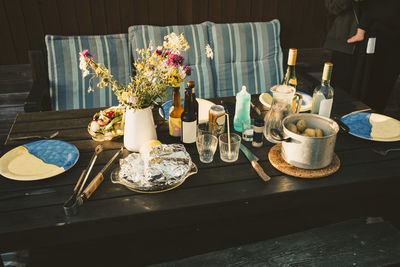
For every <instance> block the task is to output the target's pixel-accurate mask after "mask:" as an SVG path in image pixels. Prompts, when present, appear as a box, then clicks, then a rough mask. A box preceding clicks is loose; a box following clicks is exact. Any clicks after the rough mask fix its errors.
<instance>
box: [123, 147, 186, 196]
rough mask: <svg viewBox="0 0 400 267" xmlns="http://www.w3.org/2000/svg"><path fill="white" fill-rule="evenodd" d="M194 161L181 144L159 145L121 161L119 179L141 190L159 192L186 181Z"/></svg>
mask: <svg viewBox="0 0 400 267" xmlns="http://www.w3.org/2000/svg"><path fill="white" fill-rule="evenodd" d="M191 164H192V160H191V158H190V155H189V153H187V151H186V149H185V147H184V146H183V145H181V144H170V145H159V146H155V147H152V148H151V149H150V150H149V151H148V152H147V153H145V154H136V153H132V154H130V155H129V156H127V157H126V158H124V159H121V160H120V171H119V177H120V179H121V180H125V181H127V182H129V183H131V184H132V187H134V188H137V189H141V190H158V189H162V188H165V187H168V186H173V185H175V184H177V183H178V182H179V181H181V180H182V179H185V177H186V174H187V173H188V172H189V170H190V168H191Z"/></svg>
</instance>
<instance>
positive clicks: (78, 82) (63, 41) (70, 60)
mask: <svg viewBox="0 0 400 267" xmlns="http://www.w3.org/2000/svg"><path fill="white" fill-rule="evenodd" d="M45 41H46V47H47V60H48V71H49V81H50V95H51V101H52V108H53V110H65V109H79V108H90V107H104V106H111V105H117V104H118V100H117V98H116V97H115V96H114V94H113V92H112V91H111V89H110V88H109V87H104V88H98V87H97V86H96V85H97V83H98V81H99V80H98V78H95V79H94V80H93V83H92V85H93V89H94V92H88V87H89V80H90V76H87V77H86V78H83V77H82V71H81V70H80V69H79V52H80V51H82V50H85V49H88V50H89V52H90V53H91V54H92V55H93V56H94V60H95V61H96V62H98V63H102V64H103V65H104V66H105V67H107V68H108V69H109V70H110V72H111V74H112V75H114V77H115V78H116V79H117V80H118V81H120V82H121V83H123V84H128V83H129V76H130V74H131V65H130V56H129V55H130V51H129V48H128V34H113V35H96V36H55V35H46V37H45Z"/></svg>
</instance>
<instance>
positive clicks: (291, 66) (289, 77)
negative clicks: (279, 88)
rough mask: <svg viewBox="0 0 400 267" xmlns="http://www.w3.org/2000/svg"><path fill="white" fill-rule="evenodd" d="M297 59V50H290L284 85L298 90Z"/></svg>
mask: <svg viewBox="0 0 400 267" xmlns="http://www.w3.org/2000/svg"><path fill="white" fill-rule="evenodd" d="M296 59H297V49H296V48H290V49H289V55H288V62H287V65H288V67H287V70H286V74H285V77H284V78H283V81H282V84H285V85H290V86H293V87H294V88H297V77H296V68H295V66H296Z"/></svg>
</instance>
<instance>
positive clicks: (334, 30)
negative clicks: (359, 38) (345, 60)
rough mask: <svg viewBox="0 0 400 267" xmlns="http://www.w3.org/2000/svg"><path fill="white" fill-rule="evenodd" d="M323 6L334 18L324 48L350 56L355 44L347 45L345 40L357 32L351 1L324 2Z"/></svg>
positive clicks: (326, 0)
mask: <svg viewBox="0 0 400 267" xmlns="http://www.w3.org/2000/svg"><path fill="white" fill-rule="evenodd" d="M325 6H326V8H327V9H328V11H329V13H331V14H333V15H335V16H336V17H335V20H334V21H333V24H332V27H331V29H330V30H329V32H328V34H327V36H326V40H325V43H324V48H326V49H329V50H332V51H338V52H341V53H345V54H349V55H352V54H353V53H354V50H355V47H356V44H348V43H347V39H349V38H350V37H352V36H353V35H354V34H356V31H357V20H356V18H355V14H354V10H353V0H325Z"/></svg>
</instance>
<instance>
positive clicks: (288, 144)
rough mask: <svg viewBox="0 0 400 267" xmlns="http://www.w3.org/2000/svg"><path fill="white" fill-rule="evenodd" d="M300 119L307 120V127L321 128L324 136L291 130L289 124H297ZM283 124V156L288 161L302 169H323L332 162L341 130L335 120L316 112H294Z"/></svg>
mask: <svg viewBox="0 0 400 267" xmlns="http://www.w3.org/2000/svg"><path fill="white" fill-rule="evenodd" d="M300 119H303V120H304V121H305V122H306V124H307V128H313V129H315V128H319V129H321V130H322V132H323V133H324V136H323V137H309V136H304V135H300V134H296V133H294V132H292V131H289V129H288V128H287V125H288V124H289V123H294V124H296V123H297V121H298V120H300ZM282 124H283V132H284V138H283V139H282V157H283V159H284V160H285V161H286V162H287V163H289V164H291V165H293V166H295V167H298V168H302V169H321V168H324V167H326V166H328V165H329V164H330V163H331V162H332V159H333V152H334V149H335V143H336V135H337V133H338V131H339V126H338V124H337V123H336V122H335V121H333V120H331V119H329V118H326V117H323V116H319V115H316V114H293V115H290V116H288V117H286V118H285V119H284V120H283V122H282Z"/></svg>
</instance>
